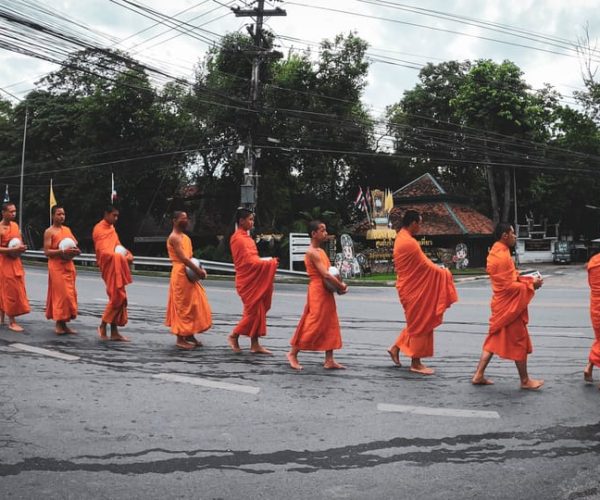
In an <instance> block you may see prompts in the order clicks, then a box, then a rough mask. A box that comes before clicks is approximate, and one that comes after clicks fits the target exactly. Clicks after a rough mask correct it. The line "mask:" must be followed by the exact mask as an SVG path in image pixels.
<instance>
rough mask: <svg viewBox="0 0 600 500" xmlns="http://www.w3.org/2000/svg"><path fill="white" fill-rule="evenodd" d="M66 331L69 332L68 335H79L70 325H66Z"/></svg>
mask: <svg viewBox="0 0 600 500" xmlns="http://www.w3.org/2000/svg"><path fill="white" fill-rule="evenodd" d="M65 332H67V335H77V332H76V331H75V330H71V329H70V328H69V327H68V326H67V327H66V329H65Z"/></svg>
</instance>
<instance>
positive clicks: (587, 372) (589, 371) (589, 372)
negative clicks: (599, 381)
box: [583, 363, 594, 383]
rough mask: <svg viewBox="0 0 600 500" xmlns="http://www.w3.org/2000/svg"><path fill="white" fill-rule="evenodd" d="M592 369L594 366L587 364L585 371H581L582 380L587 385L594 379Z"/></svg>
mask: <svg viewBox="0 0 600 500" xmlns="http://www.w3.org/2000/svg"><path fill="white" fill-rule="evenodd" d="M593 369H594V365H592V363H588V364H587V366H586V367H585V370H583V380H585V381H586V382H588V383H591V382H593V381H594V378H593V377H592V370H593Z"/></svg>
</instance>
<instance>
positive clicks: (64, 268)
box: [44, 205, 81, 335]
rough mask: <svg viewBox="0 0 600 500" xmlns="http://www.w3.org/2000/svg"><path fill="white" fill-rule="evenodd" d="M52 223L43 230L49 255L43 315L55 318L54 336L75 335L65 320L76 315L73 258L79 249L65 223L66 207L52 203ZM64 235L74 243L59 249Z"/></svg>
mask: <svg viewBox="0 0 600 500" xmlns="http://www.w3.org/2000/svg"><path fill="white" fill-rule="evenodd" d="M51 213H52V225H51V226H50V227H49V228H48V229H46V231H45V232H44V253H45V254H46V256H47V257H48V295H47V297H46V318H47V319H53V320H54V321H56V326H55V329H54V331H55V333H56V334H57V335H65V334H67V333H68V334H74V333H76V332H75V331H74V330H71V329H70V328H69V327H68V326H67V322H68V321H70V320H72V319H75V318H76V317H77V289H76V288H75V278H76V276H77V272H76V271H75V265H74V264H73V260H72V259H73V257H75V256H76V255H79V254H80V253H81V251H80V250H79V248H77V240H76V239H75V236H73V233H72V232H71V230H70V229H69V228H68V227H67V226H65V225H64V222H65V209H64V208H63V207H61V206H60V205H54V206H53V207H52V210H51ZM65 238H70V239H71V240H73V242H74V244H75V246H74V247H71V248H64V249H61V248H59V244H60V242H61V241H62V240H64V239H65Z"/></svg>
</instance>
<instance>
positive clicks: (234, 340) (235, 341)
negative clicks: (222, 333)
mask: <svg viewBox="0 0 600 500" xmlns="http://www.w3.org/2000/svg"><path fill="white" fill-rule="evenodd" d="M227 343H228V344H229V347H231V350H232V351H233V352H235V353H236V354H239V353H240V352H242V349H241V348H240V343H239V337H238V336H237V335H233V334H231V335H228V336H227Z"/></svg>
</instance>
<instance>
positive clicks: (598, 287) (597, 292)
mask: <svg viewBox="0 0 600 500" xmlns="http://www.w3.org/2000/svg"><path fill="white" fill-rule="evenodd" d="M587 269H588V283H589V284H590V316H591V318H592V327H593V328H594V335H595V337H596V340H595V341H594V343H593V344H592V348H591V350H590V358H589V359H590V363H592V364H593V365H594V366H600V254H596V255H594V256H593V257H592V258H591V259H590V261H589V262H588V265H587Z"/></svg>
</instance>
